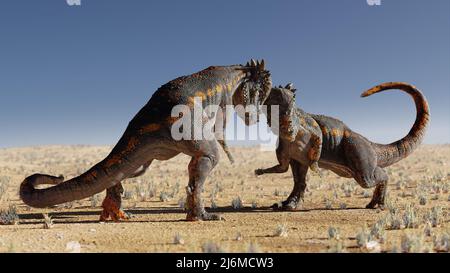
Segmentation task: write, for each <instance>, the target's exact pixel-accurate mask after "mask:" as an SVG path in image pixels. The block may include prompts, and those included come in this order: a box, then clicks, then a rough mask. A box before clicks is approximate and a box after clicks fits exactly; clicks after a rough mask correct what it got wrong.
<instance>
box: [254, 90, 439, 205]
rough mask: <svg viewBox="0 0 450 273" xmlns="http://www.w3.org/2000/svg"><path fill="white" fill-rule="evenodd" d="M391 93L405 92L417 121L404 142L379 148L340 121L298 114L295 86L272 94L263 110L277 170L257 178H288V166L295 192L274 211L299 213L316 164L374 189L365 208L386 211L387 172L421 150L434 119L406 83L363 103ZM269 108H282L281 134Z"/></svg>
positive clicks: (414, 91)
mask: <svg viewBox="0 0 450 273" xmlns="http://www.w3.org/2000/svg"><path fill="white" fill-rule="evenodd" d="M391 89H398V90H402V91H404V92H406V93H408V94H409V95H410V96H411V97H412V98H413V99H414V102H415V105H416V111H417V114H416V120H415V122H414V125H413V126H412V128H411V130H410V131H409V133H408V134H407V135H406V136H405V137H404V138H402V139H400V140H398V141H395V142H393V143H391V144H378V143H373V142H371V141H369V140H368V139H366V138H365V137H364V136H362V135H360V134H358V133H356V132H354V131H352V130H351V129H350V128H349V127H347V126H346V125H345V124H344V123H343V122H342V121H340V120H338V119H335V118H332V117H328V116H324V115H315V114H309V113H306V112H304V111H303V110H302V109H300V108H297V107H296V106H295V89H294V88H293V85H292V84H288V85H287V86H285V87H284V88H283V87H282V86H279V87H274V88H272V90H271V92H270V94H269V96H268V98H267V100H266V101H265V103H264V104H265V105H267V107H268V112H267V121H268V125H269V127H271V129H272V131H273V132H274V133H276V134H278V136H279V138H278V146H277V148H276V156H277V159H278V165H276V166H274V167H271V168H267V169H257V170H255V174H256V175H257V176H259V175H263V174H267V173H284V172H287V171H288V169H289V166H290V167H291V170H292V174H293V180H294V188H293V190H292V192H291V194H290V195H289V196H288V198H287V199H286V200H285V201H283V202H281V205H280V204H274V205H273V206H272V208H274V209H281V210H295V209H296V208H297V206H298V204H299V201H300V200H303V198H304V191H305V189H306V175H307V172H308V169H309V167H311V169H314V166H315V163H318V166H319V167H320V168H324V169H328V170H330V171H332V172H334V173H336V174H337V175H339V176H341V177H345V178H353V179H355V180H356V182H357V183H358V184H359V185H360V186H362V187H363V188H373V187H375V190H374V193H373V196H372V199H371V201H370V203H368V204H367V206H366V208H370V209H374V208H377V207H379V208H380V209H384V206H385V199H386V189H387V183H388V175H387V173H386V171H385V170H384V168H385V167H388V166H390V165H392V164H394V163H396V162H398V161H400V160H401V159H403V158H405V157H407V156H408V155H410V154H411V153H412V152H413V151H414V150H415V149H416V148H417V147H418V146H419V145H420V143H421V142H422V140H423V137H424V134H425V131H426V127H427V124H428V122H429V119H430V114H429V109H428V103H427V100H426V99H425V97H424V96H423V95H422V93H421V92H420V91H419V90H418V89H417V88H416V87H415V86H412V85H410V84H407V83H402V82H388V83H383V84H381V85H378V86H375V87H373V88H371V89H369V90H367V91H366V92H364V93H362V94H361V97H368V96H370V95H372V94H376V93H379V92H382V91H385V90H391ZM271 105H279V113H280V119H279V121H278V122H279V130H275V129H274V128H276V127H275V125H276V122H277V120H275V121H272V120H271V115H270V106H271ZM277 131H278V132H277ZM319 132H320V133H319ZM318 134H321V135H320V136H319V135H318Z"/></svg>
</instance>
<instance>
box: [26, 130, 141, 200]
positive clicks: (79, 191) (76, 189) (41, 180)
mask: <svg viewBox="0 0 450 273" xmlns="http://www.w3.org/2000/svg"><path fill="white" fill-rule="evenodd" d="M139 145H140V144H139V141H138V140H137V138H133V137H122V139H121V140H120V141H119V142H118V143H117V145H116V146H115V147H114V149H113V150H112V152H111V153H110V154H109V155H108V156H107V157H106V158H105V159H104V160H102V161H101V162H99V163H98V164H96V165H95V166H94V167H92V168H91V169H90V170H88V171H87V172H85V173H84V174H81V175H80V176H77V177H75V178H72V179H70V180H68V181H65V182H64V177H62V176H59V177H56V176H51V175H45V174H33V175H31V176H29V177H27V178H26V179H25V180H24V181H23V182H22V184H21V185H20V198H21V199H22V200H23V202H24V203H25V204H27V205H29V206H31V207H36V208H44V207H50V206H54V205H58V204H62V203H66V202H71V201H74V200H80V199H84V198H87V197H89V196H92V195H94V194H97V193H99V192H102V191H104V190H105V189H107V188H109V187H111V186H114V185H115V184H117V183H119V182H120V181H122V180H123V179H125V178H127V177H128V176H130V175H131V174H132V173H134V172H135V171H136V169H138V168H139V166H141V165H143V164H144V163H143V162H144V161H145V153H146V152H148V151H146V149H145V148H142V147H140V148H139V149H138V146H139ZM43 184H51V185H55V186H52V187H49V188H45V189H37V188H36V186H37V185H43Z"/></svg>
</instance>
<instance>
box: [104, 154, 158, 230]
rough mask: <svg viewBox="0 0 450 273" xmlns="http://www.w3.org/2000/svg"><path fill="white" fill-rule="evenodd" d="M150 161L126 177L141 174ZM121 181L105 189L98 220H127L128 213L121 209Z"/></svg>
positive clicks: (128, 217)
mask: <svg viewBox="0 0 450 273" xmlns="http://www.w3.org/2000/svg"><path fill="white" fill-rule="evenodd" d="M151 163H152V161H149V162H148V163H146V164H144V165H143V166H142V167H140V168H139V169H137V170H136V172H135V173H134V174H132V175H131V176H129V177H128V178H135V177H139V176H141V175H143V174H144V173H145V171H147V169H148V167H149V166H150V164H151ZM123 191H124V189H123V185H122V182H119V183H118V184H116V185H114V186H112V187H110V188H108V189H107V190H106V197H105V199H104V200H103V203H102V208H103V211H102V214H101V215H100V221H102V222H103V221H107V220H109V219H111V220H113V221H120V220H128V219H130V214H128V213H126V212H124V211H123V210H122V194H123Z"/></svg>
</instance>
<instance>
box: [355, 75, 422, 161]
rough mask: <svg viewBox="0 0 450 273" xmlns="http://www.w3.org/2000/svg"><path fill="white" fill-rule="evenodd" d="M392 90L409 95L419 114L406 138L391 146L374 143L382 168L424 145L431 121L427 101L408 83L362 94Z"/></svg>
mask: <svg viewBox="0 0 450 273" xmlns="http://www.w3.org/2000/svg"><path fill="white" fill-rule="evenodd" d="M390 89H398V90H402V91H404V92H406V93H408V94H409V95H410V96H411V97H412V98H413V99H414V103H415V104H416V111H417V114H416V120H415V122H414V125H413V126H412V128H411V130H410V131H409V133H408V134H407V135H406V136H405V137H404V138H402V139H400V140H397V141H395V142H393V143H391V144H378V143H373V146H374V148H375V151H376V153H377V160H378V166H379V167H382V168H383V167H387V166H390V165H392V164H394V163H396V162H398V161H400V160H401V159H403V158H405V157H407V156H408V155H410V154H411V153H412V152H413V151H414V150H415V149H416V148H417V147H418V146H419V145H420V143H422V140H423V137H424V135H425V131H426V127H427V125H428V121H429V120H430V112H429V109H428V102H427V100H426V99H425V97H424V96H423V95H422V93H421V92H420V91H419V90H418V89H417V88H416V87H415V86H413V85H410V84H408V83H404V82H388V83H383V84H380V85H378V86H375V87H373V88H371V89H369V90H367V91H366V92H364V93H362V94H361V97H368V96H370V95H372V94H375V93H379V92H382V91H385V90H390Z"/></svg>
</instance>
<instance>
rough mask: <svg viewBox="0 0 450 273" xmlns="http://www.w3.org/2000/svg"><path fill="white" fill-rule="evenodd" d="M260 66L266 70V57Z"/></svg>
mask: <svg viewBox="0 0 450 273" xmlns="http://www.w3.org/2000/svg"><path fill="white" fill-rule="evenodd" d="M260 68H261V70H266V62H264V59H261V63H260Z"/></svg>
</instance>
